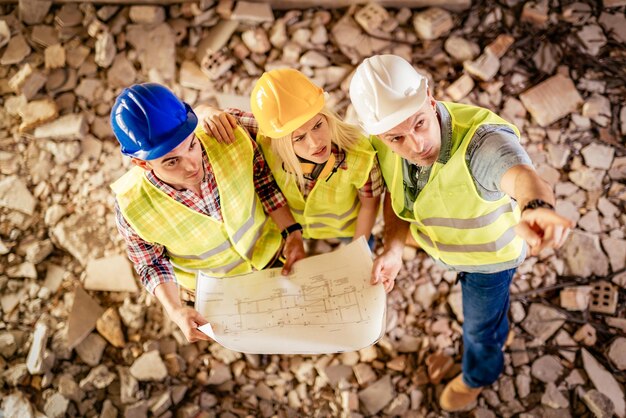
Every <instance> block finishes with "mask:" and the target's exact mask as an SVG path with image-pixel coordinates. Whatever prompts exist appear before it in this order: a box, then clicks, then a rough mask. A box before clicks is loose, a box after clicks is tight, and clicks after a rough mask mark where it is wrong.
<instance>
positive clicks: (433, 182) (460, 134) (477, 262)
mask: <svg viewBox="0 0 626 418" xmlns="http://www.w3.org/2000/svg"><path fill="white" fill-rule="evenodd" d="M439 103H441V104H443V105H444V106H445V107H446V108H447V109H448V111H449V113H450V116H451V125H452V131H451V134H452V149H451V157H450V159H449V160H448V162H447V163H446V164H441V163H439V162H435V163H434V164H433V167H432V169H431V173H430V177H429V179H428V182H427V184H426V186H425V187H424V188H423V189H422V190H421V191H420V193H419V194H418V196H417V199H416V200H415V203H414V205H413V214H410V213H409V211H405V210H404V205H405V200H404V186H403V177H402V159H401V157H400V156H399V155H398V154H395V153H393V152H392V151H391V150H390V149H389V148H388V147H387V146H386V145H384V143H383V142H382V141H381V140H380V139H378V138H375V139H374V141H373V144H374V148H375V149H376V150H377V151H378V159H379V162H380V167H381V170H382V173H383V178H384V179H385V183H386V184H387V188H388V189H389V190H390V191H391V199H392V206H393V209H394V212H395V213H396V215H398V216H399V217H400V218H401V219H404V220H406V221H408V222H410V223H411V226H410V230H411V233H412V235H413V237H414V238H415V240H416V241H417V243H418V244H419V245H420V246H421V247H422V248H423V249H424V250H425V251H426V252H427V253H428V254H429V255H430V256H431V257H433V258H434V259H435V260H440V261H442V262H443V263H444V264H446V265H448V266H450V267H451V268H453V269H454V270H457V271H477V272H486V273H487V272H490V269H489V266H490V265H498V264H501V263H506V262H512V261H515V260H517V259H518V258H519V257H520V256H521V254H522V252H523V251H524V241H523V240H522V239H521V238H519V237H518V236H517V235H516V234H515V230H514V227H515V225H517V223H518V222H519V217H520V211H519V208H518V207H517V205H514V204H513V201H512V200H511V198H510V197H509V196H507V195H505V196H504V197H502V198H501V199H498V200H496V201H487V200H484V199H483V198H482V197H481V196H480V195H479V194H478V191H477V190H476V186H475V184H474V181H473V179H472V176H471V174H470V171H469V168H468V166H467V163H466V158H465V157H466V153H467V147H468V144H469V143H470V142H471V139H472V137H473V136H474V133H475V132H476V129H477V128H478V127H479V126H481V125H484V124H490V125H506V126H508V127H510V128H511V129H513V130H514V132H515V133H516V134H517V135H518V136H519V131H518V129H517V128H516V127H515V126H514V125H512V124H510V123H508V122H506V121H505V120H504V119H502V118H500V117H499V116H497V115H496V114H495V113H493V112H491V111H489V110H487V109H483V108H479V107H475V106H469V105H463V104H457V103H447V102H439Z"/></svg>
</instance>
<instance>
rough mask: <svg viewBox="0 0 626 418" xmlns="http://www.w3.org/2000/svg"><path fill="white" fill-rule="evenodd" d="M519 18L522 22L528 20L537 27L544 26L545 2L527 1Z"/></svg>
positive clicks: (546, 6)
mask: <svg viewBox="0 0 626 418" xmlns="http://www.w3.org/2000/svg"><path fill="white" fill-rule="evenodd" d="M520 20H521V21H522V22H530V23H531V24H533V25H535V26H539V27H543V26H545V24H546V23H547V22H548V4H547V2H542V1H538V2H534V1H529V2H526V3H524V7H523V9H522V16H521V17H520Z"/></svg>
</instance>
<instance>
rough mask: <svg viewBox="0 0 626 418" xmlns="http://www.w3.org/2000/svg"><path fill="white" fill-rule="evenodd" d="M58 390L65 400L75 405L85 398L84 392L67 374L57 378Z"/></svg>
mask: <svg viewBox="0 0 626 418" xmlns="http://www.w3.org/2000/svg"><path fill="white" fill-rule="evenodd" d="M58 390H59V393H60V394H61V395H63V396H64V397H65V398H67V399H70V400H73V401H74V402H76V403H77V404H78V403H80V401H82V400H83V398H84V397H85V392H83V391H82V390H81V389H80V388H79V387H78V383H76V381H75V380H74V377H73V376H72V375H70V374H67V373H66V374H63V375H61V377H60V378H59V382H58Z"/></svg>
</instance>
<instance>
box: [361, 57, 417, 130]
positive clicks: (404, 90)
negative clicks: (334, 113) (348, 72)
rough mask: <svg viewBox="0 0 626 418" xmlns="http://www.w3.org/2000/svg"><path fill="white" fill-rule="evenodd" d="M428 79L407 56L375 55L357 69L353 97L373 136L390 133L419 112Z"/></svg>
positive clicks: (363, 120) (364, 122) (367, 128)
mask: <svg viewBox="0 0 626 418" xmlns="http://www.w3.org/2000/svg"><path fill="white" fill-rule="evenodd" d="M427 85H428V80H427V79H426V77H424V76H423V75H421V74H419V73H418V72H417V71H416V70H415V68H413V66H412V65H411V64H410V63H409V62H407V61H406V60H405V59H403V58H401V57H398V56H396V55H374V56H373V57H370V58H367V59H365V60H364V61H363V62H362V63H361V64H360V65H359V66H358V67H357V69H356V71H355V73H354V76H353V77H352V81H351V82H350V100H351V101H352V105H353V106H354V110H355V111H356V113H357V115H358V116H359V119H360V121H361V126H363V129H365V131H367V133H368V134H370V135H378V134H382V133H384V132H387V131H389V130H391V129H393V128H395V127H396V126H398V125H399V124H401V123H402V122H403V121H405V120H406V119H407V118H409V117H410V116H411V115H413V114H414V113H416V112H417V111H418V110H419V109H420V108H421V107H422V105H423V104H424V102H425V101H426V98H427V89H428V87H427Z"/></svg>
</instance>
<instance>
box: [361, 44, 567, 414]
mask: <svg viewBox="0 0 626 418" xmlns="http://www.w3.org/2000/svg"><path fill="white" fill-rule="evenodd" d="M350 99H351V101H352V104H353V106H354V108H355V110H356V113H357V114H358V117H359V119H360V121H361V124H362V126H363V128H364V129H365V130H366V132H367V133H368V134H371V135H377V136H378V139H376V140H374V147H375V148H376V150H377V152H378V158H379V162H380V167H381V170H382V172H383V177H384V179H385V183H386V185H387V188H388V193H387V194H386V197H385V206H384V207H385V232H384V244H385V248H384V252H383V253H382V254H381V255H380V256H379V257H378V258H377V259H376V261H375V262H374V269H373V271H372V283H378V282H381V281H382V282H383V283H386V284H388V283H389V282H393V281H394V280H395V277H396V276H397V274H398V271H399V270H400V267H401V265H402V258H401V256H402V250H403V247H404V242H405V239H406V237H407V234H408V231H409V230H410V232H411V234H412V237H413V238H414V239H415V240H416V241H417V243H418V244H419V245H420V246H421V247H422V248H423V249H424V250H425V251H426V252H427V253H428V254H429V255H430V256H431V257H433V258H434V259H435V260H436V261H437V262H438V263H439V264H441V265H444V266H445V267H447V268H448V269H450V270H454V271H457V272H458V277H459V280H460V282H461V286H462V292H463V315H464V323H463V344H464V352H463V365H462V373H461V374H459V375H458V376H457V377H456V378H455V379H453V380H452V381H451V382H449V383H448V384H447V386H446V387H445V389H444V391H443V392H442V395H441V398H440V405H441V407H442V408H443V409H444V410H447V411H458V410H462V409H465V408H466V407H467V406H469V405H470V404H472V403H473V402H474V401H475V400H476V398H477V397H478V395H479V393H480V391H481V388H482V387H484V386H487V385H490V384H491V383H493V382H495V381H496V380H497V379H498V376H499V375H500V373H501V372H502V369H503V366H504V356H503V353H502V347H503V345H504V342H505V339H506V336H507V333H508V321H507V312H508V309H509V285H510V283H511V279H512V276H513V274H514V272H515V269H516V268H517V266H519V265H520V264H521V262H522V261H523V260H524V258H525V256H526V245H525V244H524V241H525V242H526V244H528V247H529V249H530V253H531V254H532V255H536V254H538V253H539V252H540V251H541V250H542V249H544V248H558V247H560V246H561V245H562V244H563V242H564V241H565V239H566V237H567V235H568V232H569V229H570V228H571V227H572V226H573V224H572V222H571V221H570V220H568V219H565V218H563V217H561V216H559V215H558V214H556V212H555V211H554V208H553V205H554V195H553V193H552V190H551V188H550V187H549V186H548V184H546V183H545V182H544V181H543V180H541V178H539V176H538V175H537V173H536V172H535V170H534V168H533V166H532V163H531V161H530V158H529V157H528V155H527V154H526V152H525V151H524V149H523V148H522V147H521V145H520V144H519V131H518V129H517V128H516V127H515V126H514V125H512V124H510V123H508V122H507V121H505V120H504V119H502V118H500V117H499V116H497V115H496V114H494V113H492V112H491V111H489V110H487V109H484V108H480V107H474V106H469V105H464V104H457V103H448V102H439V101H436V100H435V99H434V98H433V97H432V96H431V94H430V92H429V91H428V87H427V80H426V78H424V77H423V76H422V75H420V74H419V73H418V72H417V71H416V70H415V69H414V68H413V67H412V66H411V64H410V63H408V62H407V61H406V60H404V59H403V58H400V57H398V56H394V55H378V56H373V57H371V58H368V59H366V60H364V61H363V63H361V64H360V65H359V66H358V68H357V70H356V72H355V75H354V77H353V79H352V82H351V84H350ZM385 287H388V286H385Z"/></svg>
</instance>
